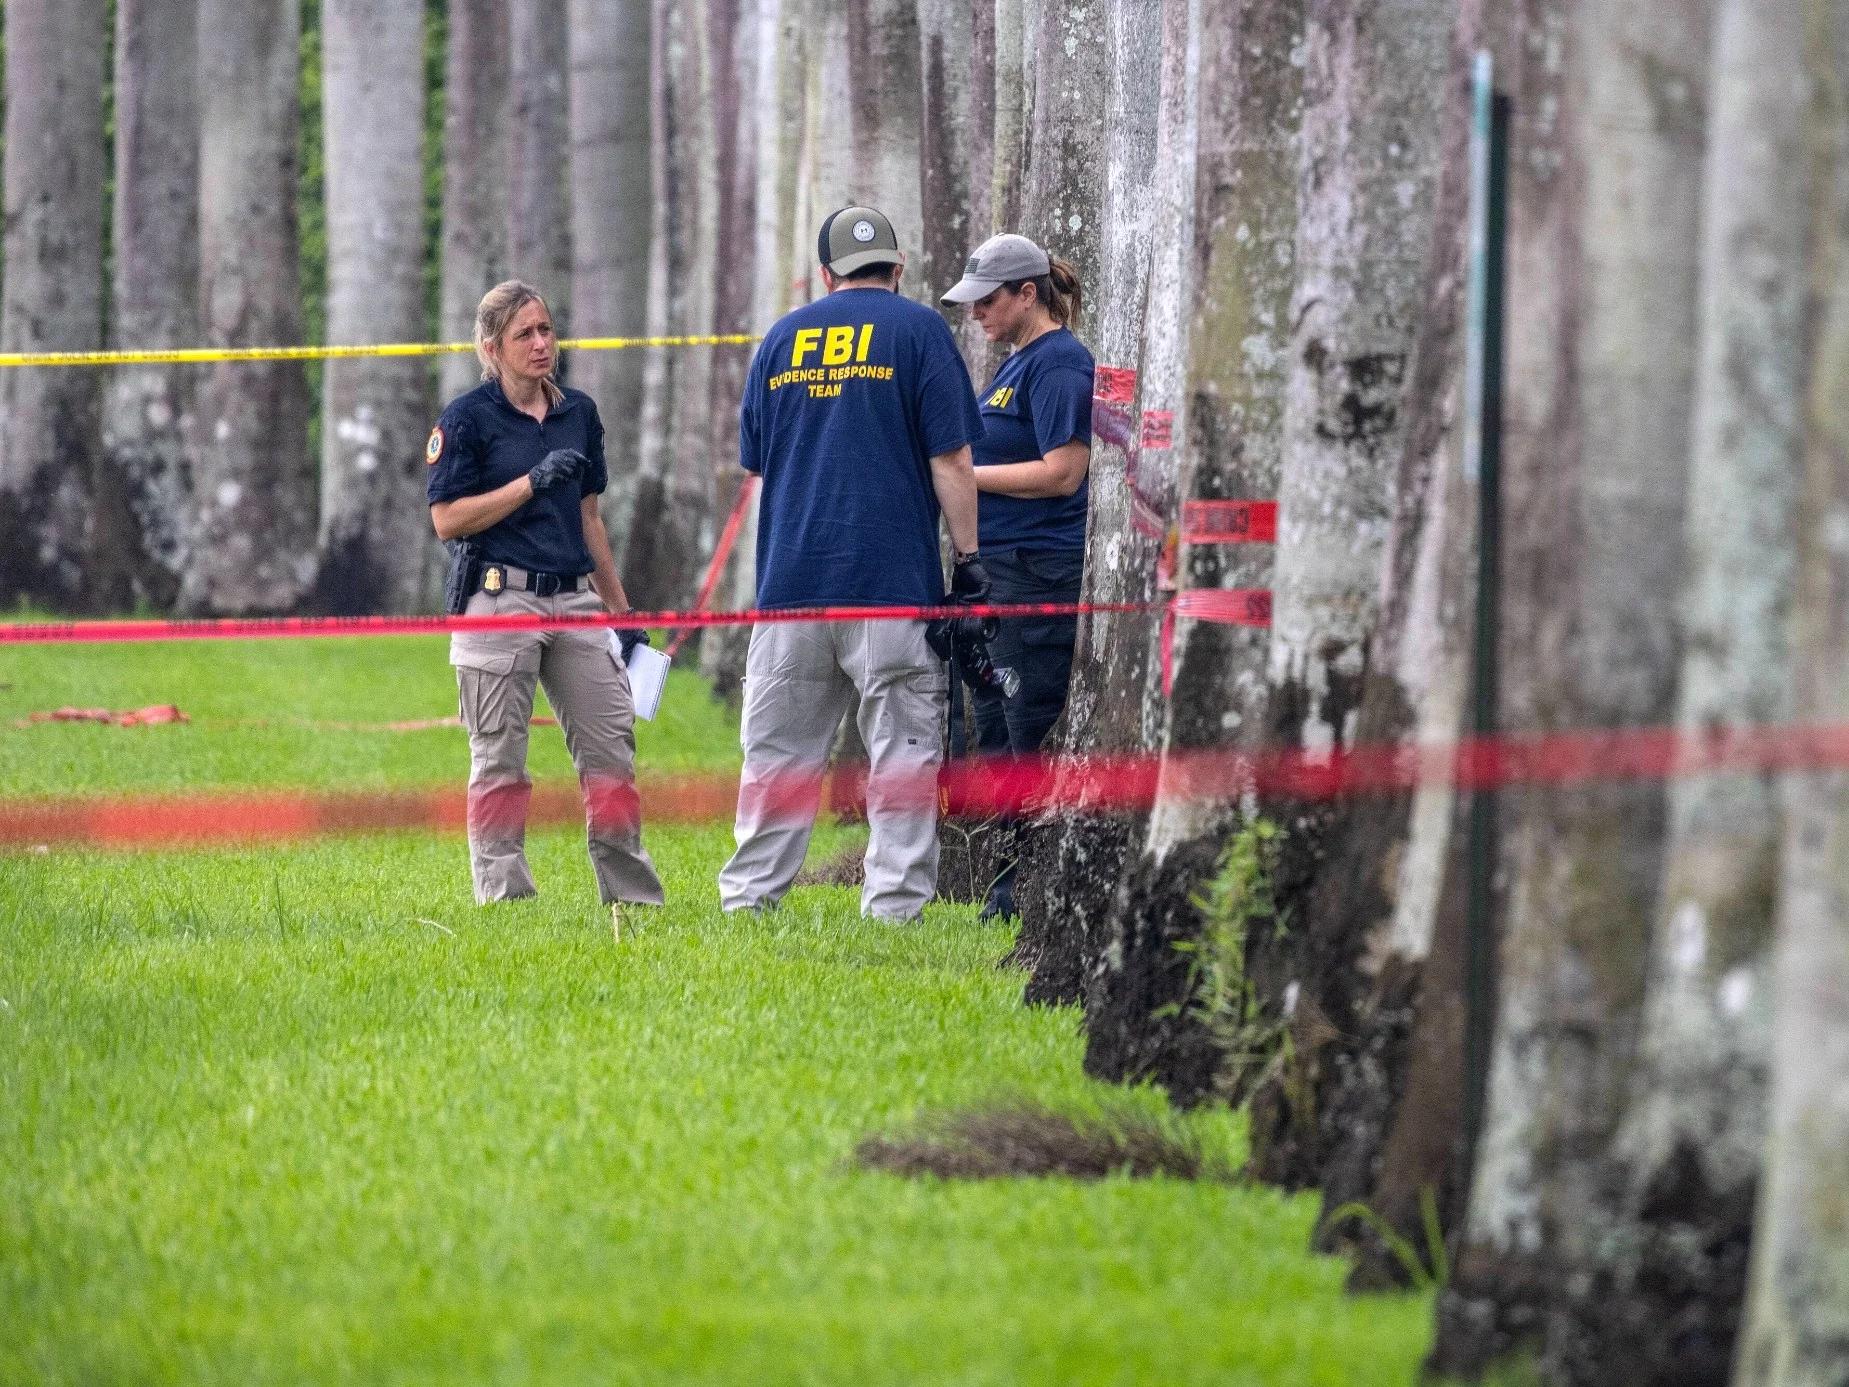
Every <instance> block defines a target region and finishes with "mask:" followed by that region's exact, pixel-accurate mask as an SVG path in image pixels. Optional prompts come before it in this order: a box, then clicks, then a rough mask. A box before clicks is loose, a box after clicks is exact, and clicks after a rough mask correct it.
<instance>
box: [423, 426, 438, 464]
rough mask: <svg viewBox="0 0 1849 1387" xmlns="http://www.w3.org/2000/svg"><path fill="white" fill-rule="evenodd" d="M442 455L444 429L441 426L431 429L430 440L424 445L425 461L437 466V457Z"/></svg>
mask: <svg viewBox="0 0 1849 1387" xmlns="http://www.w3.org/2000/svg"><path fill="white" fill-rule="evenodd" d="M442 456H443V430H442V429H440V428H436V429H432V430H431V431H430V441H429V442H428V443H426V444H425V445H424V463H425V465H426V466H429V467H435V466H436V465H437V459H438V458H440V457H442Z"/></svg>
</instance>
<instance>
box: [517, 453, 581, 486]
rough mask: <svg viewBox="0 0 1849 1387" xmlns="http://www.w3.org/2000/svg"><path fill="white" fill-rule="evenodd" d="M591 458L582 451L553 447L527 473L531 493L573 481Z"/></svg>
mask: <svg viewBox="0 0 1849 1387" xmlns="http://www.w3.org/2000/svg"><path fill="white" fill-rule="evenodd" d="M590 465H591V460H590V459H589V458H587V457H585V455H584V454H583V453H580V452H576V451H574V450H573V449H571V448H554V449H553V450H552V451H551V452H549V453H547V454H546V456H545V457H544V458H543V459H541V460H540V464H539V466H537V467H535V468H534V469H533V470H532V471H531V472H529V473H527V474H526V475H527V480H528V481H530V482H532V483H533V494H534V495H535V496H537V495H538V494H539V493H540V492H542V491H549V490H550V489H551V488H553V487H555V486H563V485H565V484H566V483H567V482H575V481H576V480H577V479H578V478H579V476H580V475H582V473H583V471H584V469H585V468H587V467H589V466H590Z"/></svg>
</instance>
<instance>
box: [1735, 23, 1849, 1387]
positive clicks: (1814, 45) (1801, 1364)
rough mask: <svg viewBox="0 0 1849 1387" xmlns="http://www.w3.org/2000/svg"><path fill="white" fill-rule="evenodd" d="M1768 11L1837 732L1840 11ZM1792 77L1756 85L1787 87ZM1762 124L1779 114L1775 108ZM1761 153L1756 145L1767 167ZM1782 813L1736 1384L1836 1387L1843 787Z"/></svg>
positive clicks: (1802, 790) (1847, 465)
mask: <svg viewBox="0 0 1849 1387" xmlns="http://www.w3.org/2000/svg"><path fill="white" fill-rule="evenodd" d="M1728 8H1732V7H1728ZM1769 8H1770V10H1771V11H1772V14H1773V15H1775V16H1777V17H1778V18H1780V19H1783V20H1785V21H1786V22H1787V23H1789V22H1790V20H1791V18H1794V17H1795V18H1796V19H1797V20H1798V22H1800V23H1802V24H1803V26H1804V31H1803V39H1804V53H1803V62H1802V67H1801V69H1800V70H1801V71H1802V73H1803V75H1804V77H1805V78H1806V79H1808V80H1807V84H1806V85H1807V91H1806V95H1807V96H1808V98H1809V100H1808V110H1807V111H1806V113H1805V129H1804V136H1805V144H1806V146H1807V147H1806V148H1805V150H1804V151H1803V154H1804V155H1806V156H1808V157H1807V163H1808V166H1809V167H1808V173H1809V177H1810V187H1809V189H1808V194H1809V196H1808V197H1807V198H1806V200H1805V201H1806V203H1807V211H1808V221H1809V224H1808V226H1807V228H1806V229H1807V231H1808V238H1807V239H1808V245H1807V250H1808V252H1809V254H1808V259H1809V264H1808V265H1807V266H1806V267H1805V268H1806V270H1807V271H1808V274H1807V280H1808V282H1807V283H1806V285H1805V289H1806V291H1807V302H1806V304H1805V313H1804V320H1805V323H1804V327H1805V330H1804V333H1803V336H1802V338H1801V341H1802V343H1803V346H1804V348H1805V353H1804V355H1805V359H1804V363H1803V368H1802V374H1801V381H1802V384H1801V386H1800V391H1799V396H1798V398H1799V402H1800V403H1799V407H1800V409H1801V411H1802V419H1801V428H1802V435H1801V438H1802V456H1803V470H1802V474H1801V475H1802V481H1801V483H1800V485H1801V495H1800V500H1799V505H1798V510H1797V529H1798V566H1797V582H1796V594H1795V619H1794V621H1793V625H1792V655H1793V663H1794V666H1795V677H1794V679H1793V695H1794V702H1795V704H1796V709H1795V711H1796V714H1797V717H1798V719H1799V721H1800V722H1805V723H1817V724H1840V723H1842V722H1843V721H1844V720H1845V718H1849V703H1846V701H1845V693H1846V691H1849V681H1846V680H1845V678H1844V674H1845V670H1849V645H1846V644H1845V633H1844V630H1843V625H1842V593H1843V591H1844V585H1845V582H1846V581H1849V554H1845V551H1844V547H1843V544H1842V538H1841V531H1842V520H1841V517H1842V515H1843V513H1844V507H1845V506H1849V14H1845V13H1844V11H1843V7H1842V6H1841V5H1838V4H1832V3H1829V0H1804V3H1803V4H1802V5H1791V4H1785V3H1779V4H1776V5H1772V6H1770V7H1769ZM1794 10H1796V11H1798V14H1797V15H1796V16H1793V15H1792V11H1794ZM1735 22H1736V23H1737V22H1738V20H1736V21H1735ZM1763 22H1764V20H1763V19H1762V18H1757V17H1756V18H1755V20H1754V23H1755V24H1760V23H1763ZM1726 23H1727V20H1726V19H1723V30H1722V35H1723V41H1724V39H1725V37H1726V36H1727V35H1728V34H1729V32H1730V31H1729V30H1728V29H1727V28H1726V27H1725V26H1726ZM1788 48H1789V45H1788V44H1784V43H1781V44H1780V45H1779V46H1778V47H1777V48H1776V49H1775V50H1773V52H1772V53H1769V54H1768V55H1767V58H1766V61H1767V62H1776V63H1788V62H1789V59H1788V56H1787V53H1788ZM1790 70H1791V69H1790V68H1789V67H1780V68H1769V69H1767V70H1766V71H1767V73H1768V75H1770V74H1772V73H1776V74H1777V75H1778V76H1780V77H1783V76H1785V75H1786V74H1788V73H1789V72H1790ZM1771 110H1772V111H1774V112H1777V114H1778V115H1780V116H1782V114H1783V112H1782V110H1781V109H1780V107H1779V106H1777V105H1774V106H1773V107H1771ZM1773 143H1774V141H1771V140H1768V141H1767V144H1766V146H1765V148H1766V149H1767V152H1768V153H1769V152H1770V147H1771V146H1772V145H1773ZM1767 210H1769V209H1767ZM1772 215H1773V216H1775V217H1776V215H1777V214H1776V213H1775V212H1774V213H1772ZM1768 248H1769V247H1768ZM1760 275H1763V276H1764V282H1766V283H1767V284H1768V285H1769V284H1771V283H1774V282H1776V281H1777V280H1778V279H1779V278H1780V275H1779V267H1778V266H1777V265H1776V263H1775V262H1773V261H1772V260H1770V258H1768V259H1766V260H1765V261H1763V262H1761V264H1760ZM1758 277H1759V276H1757V275H1756V276H1755V278H1758ZM1745 364H1747V363H1742V365H1745ZM1768 384H1770V382H1769V381H1768ZM1784 805H1785V812H1786V821H1785V831H1784V851H1783V861H1782V862H1781V864H1780V892H1781V896H1780V901H1779V906H1778V938H1777V944H1776V946H1775V960H1774V967H1773V977H1772V979H1771V982H1772V993H1773V996H1774V998H1775V999H1776V1002H1775V1008H1776V1009H1775V1011H1774V1013H1773V1016H1772V1020H1771V1037H1770V1042H1771V1043H1770V1060H1771V1069H1772V1091H1771V1097H1770V1102H1769V1113H1768V1126H1769V1129H1770V1130H1769V1134H1768V1141H1767V1144H1766V1149H1765V1178H1764V1180H1763V1181H1762V1183H1761V1186H1760V1191H1759V1202H1758V1226H1757V1229H1756V1231H1755V1233H1754V1246H1753V1254H1752V1259H1753V1265H1752V1274H1751V1282H1752V1289H1751V1295H1750V1299H1749V1302H1748V1306H1747V1315H1746V1325H1745V1335H1744V1343H1743V1346H1742V1349H1741V1352H1740V1354H1739V1359H1738V1367H1737V1369H1736V1372H1735V1376H1734V1380H1735V1381H1736V1382H1737V1383H1739V1384H1740V1387H1823V1385H1824V1384H1826V1383H1835V1382H1842V1381H1844V1380H1845V1379H1849V1315H1846V1314H1845V1301H1844V1297H1843V1294H1842V1291H1843V1284H1844V1283H1843V1269H1844V1268H1845V1267H1849V1218H1845V1217H1844V1212H1843V1211H1844V1203H1843V1191H1844V1190H1845V1189H1849V1160H1846V1159H1845V1153H1846V1152H1849V1111H1846V1110H1845V1107H1844V1102H1843V1096H1844V1094H1845V1093H1846V1092H1849V1039H1846V1037H1845V1033H1844V1026H1845V1022H1846V1021H1849V1014H1846V1013H1845V1011H1844V1007H1843V999H1844V997H1845V996H1849V945H1846V942H1845V934H1844V930H1845V921H1849V907H1846V904H1845V902H1846V900H1849V892H1846V891H1845V882H1846V881H1849V871H1846V870H1845V869H1846V866H1849V852H1846V851H1845V844H1844V829H1845V826H1846V825H1849V774H1845V773H1844V772H1843V771H1840V770H1838V771H1813V772H1810V773H1808V774H1804V775H1799V776H1793V777H1792V778H1791V779H1790V780H1789V781H1788V782H1787V784H1786V787H1785V796H1784Z"/></svg>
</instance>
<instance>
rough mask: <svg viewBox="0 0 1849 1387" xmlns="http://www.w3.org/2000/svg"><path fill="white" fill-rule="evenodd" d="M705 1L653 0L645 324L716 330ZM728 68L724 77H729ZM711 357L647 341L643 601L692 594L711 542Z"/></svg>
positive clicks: (635, 538) (724, 41)
mask: <svg viewBox="0 0 1849 1387" xmlns="http://www.w3.org/2000/svg"><path fill="white" fill-rule="evenodd" d="M710 18H711V15H710V12H709V5H708V0H656V4H655V8H654V30H653V34H652V37H651V52H652V58H651V66H650V78H649V83H650V92H651V107H650V109H651V116H650V129H651V165H652V168H653V172H652V174H651V177H652V179H653V185H652V186H653V187H654V190H655V208H654V220H653V224H652V226H651V230H650V248H649V254H650V266H649V310H648V322H649V334H650V335H651V336H662V335H669V334H672V335H694V336H703V335H706V334H709V333H711V332H712V331H713V322H714V313H715V311H716V286H715V284H714V265H715V263H716V256H717V254H718V235H719V173H718V164H717V159H716V144H715V142H716V139H717V130H718V116H717V114H716V113H715V111H714V107H713V85H714V83H713V76H714V63H715V55H716V54H718V53H724V52H729V42H730V36H729V35H728V34H724V33H715V32H714V31H713V28H712V26H711V24H710V23H709V19H710ZM729 75H730V74H729V71H728V73H727V76H728V77H729ZM712 382H713V356H712V352H711V351H710V350H709V349H701V348H692V349H689V348H677V349H664V348H649V349H648V354H647V357H646V359H645V362H644V374H643V401H642V438H641V465H640V470H639V477H638V480H637V484H636V499H635V508H634V512H633V514H634V519H633V521H632V523H631V525H630V533H629V536H628V539H627V542H626V545H625V551H624V552H625V557H624V564H623V576H624V583H625V586H626V587H627V588H628V589H629V596H630V599H631V600H632V601H633V602H635V604H636V605H637V606H639V607H649V608H663V607H669V606H673V605H676V604H678V603H681V602H684V601H688V600H690V599H691V598H692V597H693V595H694V587H695V584H696V582H697V579H698V575H699V571H700V569H699V565H700V561H701V558H702V556H703V555H704V554H705V553H707V552H708V551H709V550H710V548H711V544H712V538H713V536H712V533H711V530H712V497H713V472H712V467H711V465H710V457H709V451H708V450H709V446H710V437H711V436H710V423H711V415H710V413H709V411H710V409H711V407H712Z"/></svg>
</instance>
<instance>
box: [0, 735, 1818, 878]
mask: <svg viewBox="0 0 1849 1387" xmlns="http://www.w3.org/2000/svg"><path fill="white" fill-rule="evenodd" d="M1820 770H1849V724H1841V725H1836V726H1829V727H1792V726H1784V727H1776V726H1775V727H1757V728H1742V729H1736V730H1733V731H1728V732H1718V733H1684V732H1679V731H1677V730H1676V729H1674V728H1632V729H1624V730H1620V731H1603V732H1564V733H1551V734H1542V735H1534V736H1522V737H1502V738H1478V739H1472V740H1468V741H1465V742H1462V743H1460V744H1458V745H1455V746H1418V745H1414V744H1409V743H1380V744H1376V745H1371V746H1363V747H1357V748H1355V749H1354V750H1352V751H1347V752H1337V753H1334V754H1328V755H1314V754H1311V753H1308V752H1304V751H1300V750H1292V751H1278V752H1264V753H1257V754H1250V753H1241V752H1232V751H1197V752H1177V753H1171V754H1170V755H1168V756H1167V757H1158V756H1155V755H1151V754H1146V753H1137V754H1126V755H1116V756H1096V757H1066V758H1061V757H1028V758H1022V759H1019V760H1013V759H1007V760H994V761H958V762H953V763H951V764H950V765H948V766H947V767H945V768H944V770H943V772H942V773H941V774H940V775H928V776H911V777H907V776H898V777H890V776H889V777H885V778H884V779H880V778H876V780H875V783H874V785H873V786H871V787H868V786H867V785H866V783H865V780H864V774H865V773H864V770H863V771H862V773H861V775H859V776H856V775H853V774H845V775H843V776H841V777H838V778H835V779H833V780H832V781H831V780H830V778H829V777H827V776H825V775H822V774H818V773H798V774H791V775H786V776H781V777H777V778H775V779H772V780H768V781H759V782H756V783H754V784H753V785H752V786H751V787H749V790H748V793H750V794H752V795H754V796H757V797H759V798H760V799H761V801H762V802H763V804H764V805H765V807H766V808H767V809H769V810H770V811H771V812H773V813H777V814H787V815H789V816H791V817H793V818H798V819H806V818H807V817H808V816H810V815H812V814H813V813H814V812H815V810H816V807H817V806H818V804H820V803H822V802H824V797H826V802H827V803H830V804H832V805H834V806H835V807H837V808H839V807H842V806H844V805H846V804H851V803H856V802H858V803H859V804H862V805H864V803H865V800H866V797H867V795H868V794H869V793H872V794H875V795H877V796H878V797H879V798H880V800H881V801H882V802H886V803H895V804H915V805H918V806H920V807H922V806H925V805H928V804H930V803H931V802H932V801H933V800H935V801H937V803H938V805H939V807H940V808H941V809H943V810H944V811H945V812H948V813H952V814H959V815H965V816H970V817H986V816H988V815H991V814H998V813H1011V814H1022V813H1028V814H1031V813H1034V812H1037V811H1038V810H1041V809H1043V808H1045V807H1047V806H1048V805H1050V804H1052V803H1054V802H1055V801H1057V803H1059V804H1060V805H1062V806H1064V807H1066V808H1069V809H1073V810H1078V811H1081V812H1086V813H1093V814H1112V813H1130V812H1134V811H1140V810H1145V809H1147V808H1149V806H1150V805H1151V804H1153V803H1154V801H1155V797H1156V793H1157V787H1158V784H1160V787H1161V793H1162V795H1163V796H1164V798H1166V799H1174V800H1182V801H1195V802H1211V803H1217V804H1226V803H1231V802H1233V801H1234V800H1236V799H1237V798H1238V797H1239V796H1240V795H1242V794H1244V793H1245V792H1247V791H1248V790H1250V791H1252V792H1254V793H1257V794H1260V795H1265V796H1270V797H1277V798H1292V799H1299V800H1305V801H1318V802H1320V801H1329V800H1336V799H1344V798H1349V797H1353V796H1359V795H1371V794H1382V793H1394V792H1404V791H1408V790H1412V789H1416V788H1418V787H1420V786H1424V785H1435V784H1445V783H1449V784H1452V785H1454V786H1456V787H1457V788H1459V789H1463V790H1484V789H1496V788H1503V787H1508V786H1518V785H1540V786H1556V787H1557V786H1568V785H1578V784H1587V783H1592V782H1602V781H1637V780H1662V779H1666V778H1669V777H1673V776H1691V775H1712V774H1776V773H1784V772H1794V771H1820ZM639 789H640V812H641V814H642V817H643V819H644V820H645V821H646V822H649V823H657V824H660V823H706V822H713V821H716V820H725V819H728V818H730V817H731V815H732V812H733V809H734V806H735V805H736V802H737V796H738V792H739V789H738V781H737V780H736V778H734V777H732V776H729V775H696V776H679V777H673V778H660V779H654V780H644V781H643V782H642V783H641V785H640V787H639ZM592 799H593V803H592V806H591V808H592V812H593V813H594V815H596V816H597V817H598V818H599V819H600V820H603V821H609V820H611V819H612V818H620V817H622V816H623V815H625V814H633V813H634V812H636V809H635V805H636V803H637V802H636V800H635V798H633V797H632V796H631V794H630V792H629V790H628V788H627V787H626V786H621V787H610V789H609V791H608V792H607V793H602V794H593V796H592ZM466 810H467V796H466V795H465V794H464V792H463V791H462V790H461V789H453V790H434V791H414V792H403V793H388V794H374V795H328V794H319V795H317V794H311V793H290V792H252V793H243V794H235V793H234V794H222V793H221V794H210V795H191V796H185V795H180V796H171V795H170V796H133V795H131V796H118V797H111V798H94V799H51V800H24V799H16V800H3V801H0V846H7V845H10V846H14V847H21V846H31V847H38V846H44V847H49V846H50V845H52V844H54V843H61V844H84V845H90V846H96V847H109V848H145V847H181V846H205V845H211V844H227V843H238V842H277V841H290V840H295V839H301V838H310V837H316V836H324V835H331V834H354V833H375V832H385V831H401V830H420V829H421V830H431V829H436V830H447V831H454V830H456V829H459V828H461V827H462V826H463V825H464V823H465V821H466ZM524 812H525V818H526V821H527V822H528V823H529V824H533V825H540V824H561V823H568V822H572V821H581V820H582V819H583V818H584V816H585V812H586V811H585V807H584V804H583V802H582V801H581V799H580V797H579V794H578V791H577V790H576V789H575V788H572V787H567V786H543V787H538V788H536V789H534V790H533V791H532V793H531V797H530V800H528V801H527V802H526V803H525V804H524Z"/></svg>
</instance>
